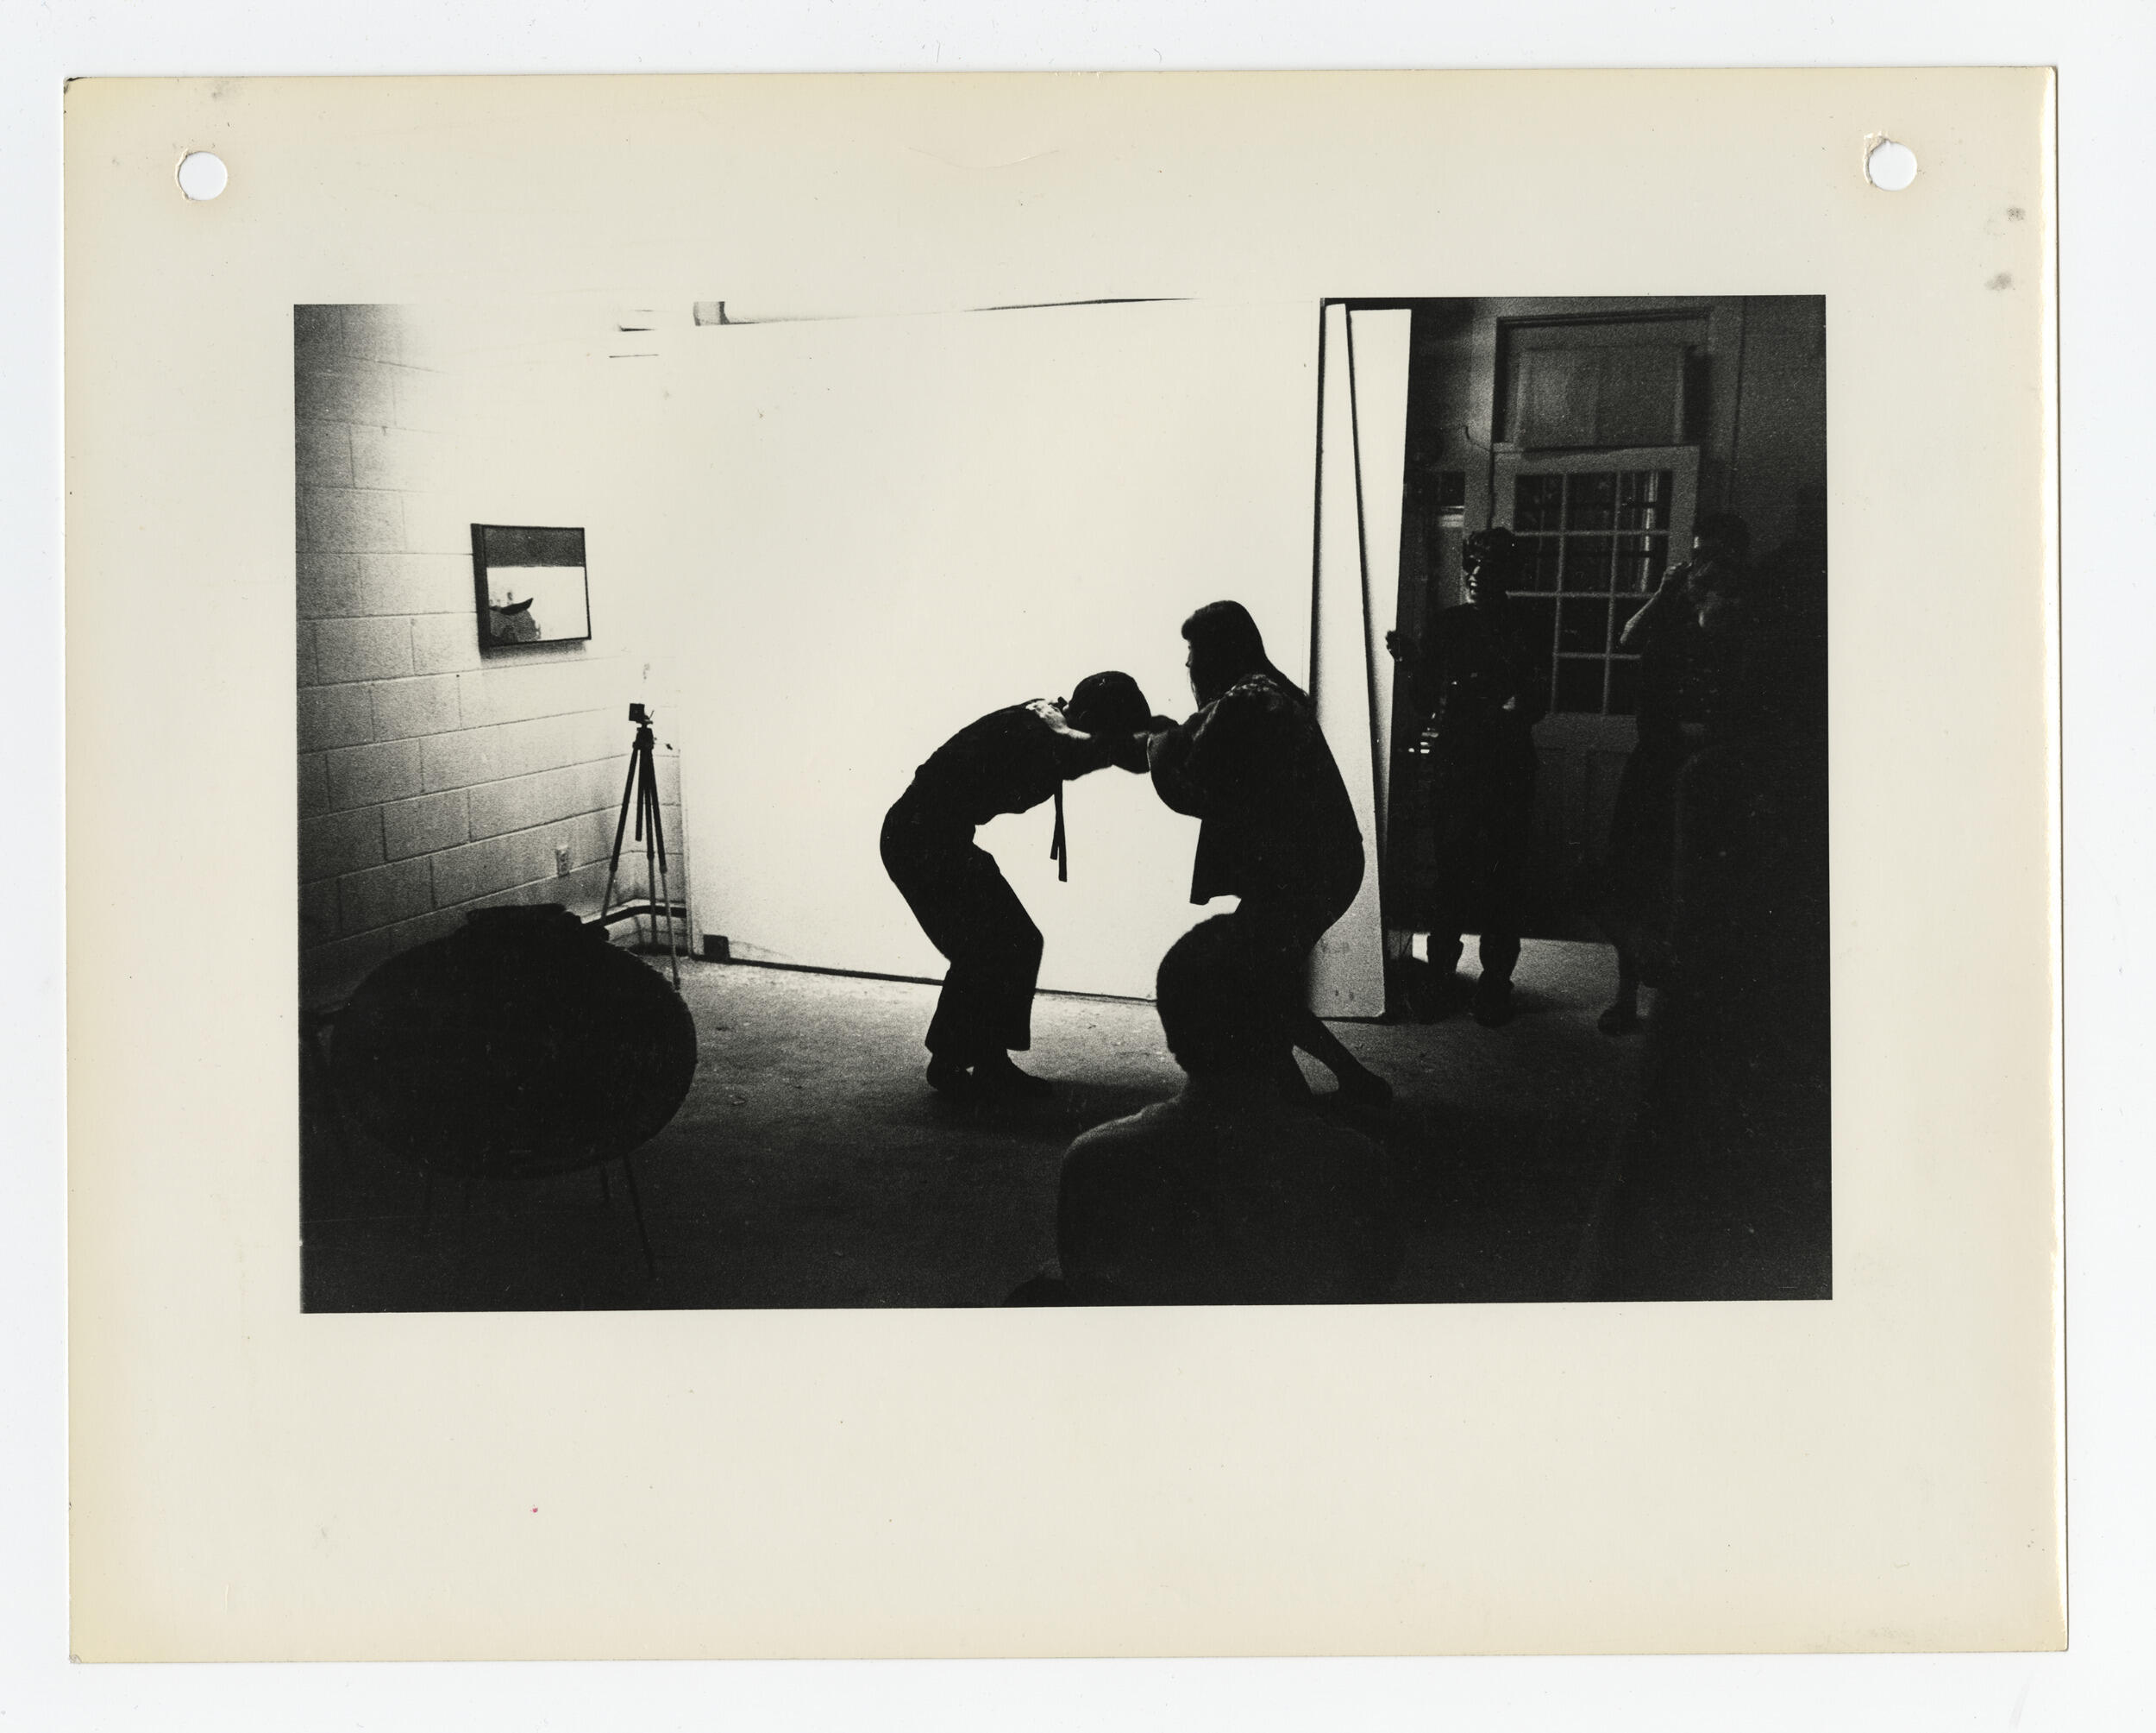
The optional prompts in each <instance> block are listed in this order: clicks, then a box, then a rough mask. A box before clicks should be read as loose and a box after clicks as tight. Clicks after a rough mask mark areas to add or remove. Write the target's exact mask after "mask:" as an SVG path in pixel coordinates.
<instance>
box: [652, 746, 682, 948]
mask: <svg viewBox="0 0 2156 1733" xmlns="http://www.w3.org/2000/svg"><path fill="white" fill-rule="evenodd" d="M647 768H648V769H651V780H650V781H649V782H647V783H646V784H645V786H644V794H645V804H646V807H647V809H648V811H649V817H650V821H651V845H652V849H653V851H654V852H655V854H656V856H657V857H658V863H659V907H660V908H661V910H662V911H663V913H662V914H661V915H660V916H658V917H656V918H655V919H654V920H653V921H652V932H651V936H652V938H653V939H654V940H656V939H657V938H658V936H659V931H658V928H659V921H660V920H664V921H665V922H666V927H667V969H668V970H670V971H671V972H672V974H673V976H674V986H675V988H676V989H679V988H680V985H681V958H680V940H679V939H678V938H677V936H676V934H675V932H674V888H673V887H672V886H671V885H670V884H668V883H667V832H666V826H665V825H664V823H663V822H662V820H661V816H660V813H661V807H660V801H659V775H658V771H657V769H655V768H652V767H649V766H647Z"/></svg>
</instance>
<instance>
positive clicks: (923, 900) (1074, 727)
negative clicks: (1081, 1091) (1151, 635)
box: [882, 673, 1164, 1096]
mask: <svg viewBox="0 0 2156 1733" xmlns="http://www.w3.org/2000/svg"><path fill="white" fill-rule="evenodd" d="M1156 720H1164V719H1156V718H1153V717H1151V716H1150V713H1149V711H1148V709H1147V707H1146V703H1145V698H1144V694H1142V693H1141V692H1140V691H1139V690H1138V682H1137V681H1134V680H1132V679H1131V676H1130V675H1127V674H1114V673H1108V674H1094V675H1087V677H1086V678H1085V679H1084V680H1082V681H1080V682H1079V683H1078V686H1077V688H1076V690H1075V692H1074V693H1073V694H1072V695H1071V697H1070V699H1069V700H1068V701H1067V702H1066V701H1065V700H1056V702H1054V703H1050V702H1049V701H1048V700H1045V699H1038V700H1034V701H1033V702H1031V703H1028V704H1014V705H1012V706H1009V707H1008V708H1006V709H1003V710H998V711H994V712H993V713H990V714H988V715H987V716H984V717H982V718H981V719H980V720H979V721H978V722H975V723H973V724H970V725H968V726H967V727H964V728H962V729H960V730H959V731H958V732H957V733H956V734H955V735H953V736H952V737H951V738H950V739H949V740H947V741H946V742H944V743H943V745H942V746H940V747H938V748H937V750H936V751H935V752H934V753H933V754H932V755H931V757H930V758H929V760H928V762H927V763H924V764H923V765H922V766H921V767H920V769H918V770H917V771H915V772H914V773H913V782H912V786H911V787H909V788H907V789H906V792H905V793H904V794H901V795H899V799H898V802H897V804H896V805H894V806H893V807H892V808H891V811H890V813H889V814H888V815H887V817H886V818H885V819H884V821H883V837H882V851H883V865H884V870H885V871H887V873H889V874H890V875H891V882H892V883H893V884H895V885H896V886H897V887H898V888H899V894H900V895H903V896H904V897H905V898H906V906H907V907H910V908H911V909H912V911H913V914H914V917H915V919H917V920H918V921H919V922H920V923H921V930H922V932H925V933H926V934H927V935H928V938H929V942H930V943H931V944H932V945H935V947H936V948H937V950H938V951H942V952H943V955H944V957H945V958H948V959H949V960H950V973H949V974H947V975H946V976H944V977H943V996H942V997H941V998H940V999H938V1000H937V1005H936V1016H935V1020H933V1021H932V1022H931V1023H930V1025H929V1027H928V1051H929V1054H930V1058H929V1064H928V1081H929V1083H930V1085H931V1087H932V1088H934V1089H939V1090H941V1091H943V1093H945V1094H948V1095H958V1094H968V1093H981V1094H999V1095H1022V1096H1041V1095H1046V1094H1047V1093H1049V1089H1050V1085H1049V1084H1048V1083H1047V1082H1046V1081H1045V1080H1044V1079H1043V1078H1040V1077H1032V1076H1030V1075H1029V1074H1028V1073H1026V1072H1025V1071H1020V1070H1019V1069H1018V1066H1017V1065H1015V1064H1012V1060H1011V1052H1012V1050H1013V1049H1015V1050H1017V1051H1019V1052H1024V1051H1025V1049H1027V1048H1028V1047H1031V1045H1033V1036H1032V1013H1033V985H1034V982H1035V980H1036V978H1037V976H1038V975H1039V973H1040V965H1041V934H1040V929H1039V928H1038V927H1037V926H1034V925H1033V922H1032V920H1031V918H1030V917H1029V916H1028V915H1027V914H1026V913H1025V905H1024V904H1023V903H1021V902H1020V901H1018V893H1017V892H1016V891H1014V890H1012V888H1011V886H1010V882H1009V881H1008V880H1006V878H1005V877H1004V876H1003V871H1002V869H1001V868H1000V867H999V866H997V864H996V863H995V857H993V855H991V854H989V852H988V851H987V850H986V849H984V848H982V847H981V846H980V845H978V844H977V843H975V841H974V832H975V829H976V828H977V827H978V826H981V825H985V824H987V822H988V820H989V819H993V818H994V817H996V816H997V815H998V814H999V813H1024V812H1029V811H1031V809H1032V808H1033V807H1037V806H1039V805H1040V804H1041V803H1042V802H1043V801H1047V800H1049V799H1050V798H1051V797H1052V798H1054V799H1056V801H1057V803H1058V804H1057V813H1056V845H1055V847H1056V856H1057V857H1058V858H1059V859H1060V858H1062V851H1063V834H1062V807H1061V801H1062V785H1063V784H1064V783H1065V782H1069V781H1070V780H1071V779H1072V778H1074V777H1077V776H1083V775H1088V774H1090V773H1091V772H1093V771H1094V770H1098V769H1103V768H1104V767H1106V766H1107V765H1109V764H1119V765H1121V766H1122V767H1123V769H1126V770H1129V771H1131V772H1132V773H1133V774H1135V773H1137V772H1139V771H1142V770H1144V769H1145V740H1146V734H1145V732H1144V731H1145V730H1146V729H1147V728H1148V726H1149V725H1150V723H1152V722H1154V721H1156Z"/></svg>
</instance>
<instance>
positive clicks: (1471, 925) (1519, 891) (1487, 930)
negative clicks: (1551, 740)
mask: <svg viewBox="0 0 2156 1733" xmlns="http://www.w3.org/2000/svg"><path fill="white" fill-rule="evenodd" d="M1518 562H1519V544H1518V543H1517V542H1515V541H1514V538H1513V533H1512V531H1509V530H1506V529H1495V530H1481V531H1476V533H1475V534H1474V535H1472V536H1470V537H1468V538H1467V543H1466V546H1465V547H1464V548H1463V549H1462V551H1461V558H1460V567H1461V573H1462V576H1463V580H1464V581H1465V584H1466V588H1467V598H1468V599H1467V600H1466V601H1465V602H1463V603H1462V604H1461V605H1459V606H1457V607H1449V608H1445V609H1444V610H1442V611H1441V612H1439V613H1438V616H1437V618H1434V619H1433V620H1432V621H1431V622H1430V626H1429V630H1428V632H1427V634H1426V637H1424V639H1423V641H1422V643H1421V644H1420V645H1417V644H1411V643H1409V642H1408V641H1407V640H1406V639H1404V638H1402V637H1401V635H1400V634H1399V633H1398V632H1388V633H1386V634H1385V648H1386V649H1387V650H1389V651H1391V652H1392V655H1393V656H1394V658H1395V660H1396V661H1398V662H1399V663H1400V664H1401V672H1402V674H1404V675H1406V677H1407V698H1408V701H1409V703H1410V704H1411V705H1413V707H1414V710H1415V713H1417V714H1418V715H1419V716H1420V717H1422V718H1423V719H1425V720H1426V721H1428V722H1434V723H1435V724H1436V738H1435V740H1434V742H1433V743H1432V753H1431V757H1432V777H1431V788H1430V818H1431V825H1432V830H1433V831H1434V832H1435V838H1434V839H1435V842H1436V845H1437V850H1436V852H1437V890H1436V898H1435V901H1434V903H1433V905H1432V910H1431V917H1430V967H1431V970H1432V973H1433V974H1435V976H1437V979H1438V993H1439V995H1440V996H1439V998H1438V1002H1437V1004H1436V1006H1435V1007H1434V1009H1435V1010H1436V1012H1437V1014H1438V1015H1443V1014H1445V1012H1446V1011H1447V1010H1449V1009H1451V995H1452V981H1453V971H1454V970H1456V969H1457V967H1458V966H1459V961H1460V952H1461V949H1462V946H1461V939H1462V935H1463V934H1465V933H1468V932H1475V933H1477V934H1479V935H1480V945H1479V949H1480V951H1481V953H1482V956H1481V961H1482V978H1481V980H1480V981H1478V982H1477V983H1476V988H1475V1020H1476V1022H1478V1023H1482V1024H1485V1025H1495V1024H1499V1023H1504V1022H1508V1021H1510V1020H1511V1018H1512V974H1513V970H1514V966H1515V965H1516V964H1518V963H1519V961H1520V927H1521V926H1522V925H1523V924H1524V920H1523V914H1522V908H1521V904H1522V899H1523V897H1524V895H1525V891H1526V870H1527V858H1528V850H1529V846H1530V844H1531V842H1532V836H1533V829H1534V804H1535V747H1534V734H1533V729H1534V725H1535V724H1536V723H1538V722H1539V721H1540V720H1541V719H1542V718H1543V716H1544V714H1545V713H1546V712H1547V711H1548V709H1549V707H1550V648H1549V646H1548V645H1547V644H1543V643H1540V642H1539V641H1538V640H1537V638H1536V637H1535V636H1534V634H1533V632H1532V630H1531V628H1530V627H1529V625H1527V623H1526V619H1525V618H1523V617H1522V616H1521V615H1520V613H1519V612H1517V611H1516V610H1515V609H1514V607H1513V605H1512V585H1513V580H1514V575H1515V572H1516V570H1517V567H1518Z"/></svg>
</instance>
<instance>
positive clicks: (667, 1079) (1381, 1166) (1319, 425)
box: [291, 285, 1834, 1312]
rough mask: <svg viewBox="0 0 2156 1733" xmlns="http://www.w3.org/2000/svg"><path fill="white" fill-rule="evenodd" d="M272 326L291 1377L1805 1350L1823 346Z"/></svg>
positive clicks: (1640, 321)
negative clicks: (284, 463)
mask: <svg viewBox="0 0 2156 1733" xmlns="http://www.w3.org/2000/svg"><path fill="white" fill-rule="evenodd" d="M723 287H724V286H723V285H713V286H711V288H712V293H713V296H714V298H696V296H695V295H694V294H693V293H674V294H663V295H662V294H659V293H655V292H647V291H643V290H638V289H633V288H631V289H624V290H623V291H621V292H617V293H604V294H602V293H590V294H584V295H579V296H554V297H548V298H531V299H528V300H525V301H522V302H519V301H517V300H513V299H508V298H504V299H498V300H494V301H473V302H470V303H450V302H436V303H428V304H410V305H406V304H395V305H392V304H352V305H328V304H305V305H295V306H294V307H293V308H292V309H291V344H292V358H293V392H294V394H293V409H294V427H295V437H296V448H295V480H296V489H297V497H296V502H295V504H296V526H297V545H296V550H295V553H296V566H295V577H296V588H295V597H296V605H297V606H296V615H297V631H298V741H297V767H298V813H299V819H298V877H299V910H300V923H301V932H300V945H299V953H298V955H299V978H298V983H296V990H297V993H298V1001H299V1007H300V1011H301V1027H302V1039H301V1043H300V1052H299V1057H298V1065H299V1101H300V1123H299V1127H298V1163H299V1199H300V1211H301V1216H302V1221H301V1223H300V1227H301V1240H302V1247H301V1276H302V1290H303V1303H304V1308H305V1309H307V1310H308V1311H310V1312H426V1311H489V1310H495V1311H544V1310H607V1309H669V1308H685V1309H799V1308H852V1309H864V1308H968V1307H1044V1306H1101V1305H1143V1306H1163V1305H1206V1306H1257V1305H1310V1304H1328V1303H1342V1304H1370V1305H1375V1304H1388V1303H1394V1304H1401V1303H1412V1304H1425V1305H1427V1304H1432V1303H1470V1302H1472V1303H1489V1302H1513V1303H1520V1302H1580V1301H1716V1300H1812V1301H1821V1300H1829V1299H1832V1298H1833V1294H1834V1270H1833V1233H1832V1225H1833V1209H1832V1198H1831V1196H1830V1183H1829V1182H1830V1170H1831V1165H1832V1163H1831V1156H1832V1139H1831V1123H1830V1108H1831V1103H1832V1077H1831V1054H1832V1046H1833V1043H1832V1039H1831V1037H1832V1019H1831V1015H1830V992H1829V986H1830V979H1829V958H1828V926H1827V922H1828V913H1829V907H1830V886H1829V882H1828V847H1827V845H1828V823H1827V819H1828V774H1827V772H1828V758H1827V649H1828V639H1827V546H1828V539H1827V531H1828V514H1827V324H1828V317H1829V305H1828V302H1827V298H1825V297H1824V296H1818V295H1752V296H1742V295H1727V294H1714V295H1703V296H1700V297H1695V298H1685V297H1671V296H1658V297H1651V298H1645V297H1583V296H1576V295H1573V296H1553V297H1543V298H1535V297H1519V296H1514V297H1493V298H1442V299H1440V298H1415V297H1413V296H1403V297H1398V298H1383V297H1371V296H1342V297H1339V298H1328V299H1325V300H1322V301H1316V302H1313V301H1309V300H1305V299H1297V298H1282V299H1279V300H1275V301H1266V300H1263V299H1244V300H1227V299H1207V298H1172V297H1163V298H1157V299H1151V298H1131V297H1104V298H1100V299H1098V300H1087V301H1073V302H1067V303H1059V304H1056V305H999V306H984V307H980V308H975V309H966V310H960V311H947V310H938V311H913V310H911V309H908V308H906V307H904V306H894V307H873V306H859V307H856V306H837V305H834V306H815V305H807V306H792V305H771V306H764V305H749V304H744V303H742V302H740V301H738V300H729V299H726V298H723V296H719V295H718V291H719V290H720V289H722V288H723Z"/></svg>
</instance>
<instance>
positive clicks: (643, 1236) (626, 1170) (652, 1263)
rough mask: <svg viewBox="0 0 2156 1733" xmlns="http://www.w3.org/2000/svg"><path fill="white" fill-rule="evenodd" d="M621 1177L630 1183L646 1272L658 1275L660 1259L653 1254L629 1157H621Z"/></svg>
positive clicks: (632, 1204)
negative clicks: (645, 1229)
mask: <svg viewBox="0 0 2156 1733" xmlns="http://www.w3.org/2000/svg"><path fill="white" fill-rule="evenodd" d="M621 1177H623V1178H624V1180H626V1181H627V1182H628V1184H629V1207H630V1209H632V1210H634V1211H635V1212H636V1238H637V1240H638V1241H639V1242H640V1243H641V1244H642V1246H643V1248H644V1273H645V1274H646V1275H647V1276H651V1277H654V1278H655V1277H657V1275H658V1273H659V1264H658V1260H657V1259H655V1258H654V1257H653V1256H652V1255H651V1235H650V1234H647V1233H646V1232H645V1231H644V1202H643V1199H642V1197H641V1196H638V1195H637V1192H636V1169H635V1168H633V1167H631V1166H630V1165H629V1158H628V1157H627V1156H625V1155H624V1157H622V1158H621Z"/></svg>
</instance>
